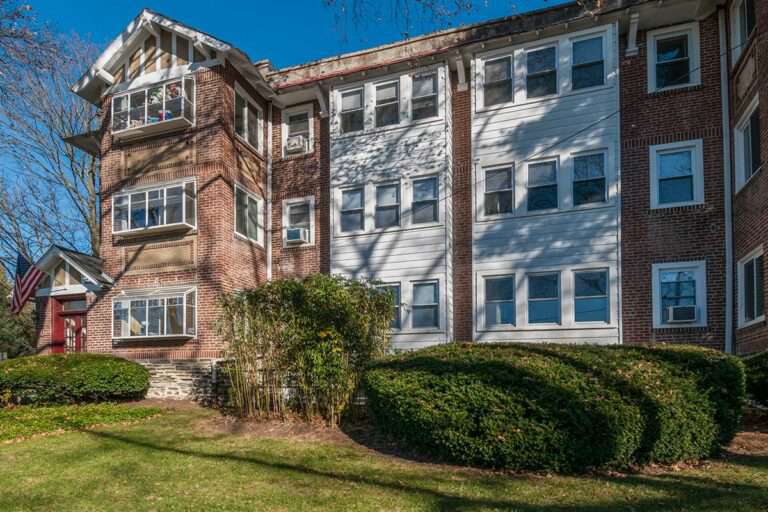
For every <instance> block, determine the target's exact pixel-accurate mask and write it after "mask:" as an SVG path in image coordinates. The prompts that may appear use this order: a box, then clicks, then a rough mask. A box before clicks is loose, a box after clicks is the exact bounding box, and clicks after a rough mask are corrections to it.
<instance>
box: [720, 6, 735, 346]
mask: <svg viewBox="0 0 768 512" xmlns="http://www.w3.org/2000/svg"><path fill="white" fill-rule="evenodd" d="M717 15H718V23H719V28H718V30H719V32H720V96H721V101H720V103H721V105H722V117H723V174H724V176H723V180H724V187H723V189H724V195H725V351H726V353H728V354H732V353H733V194H732V186H731V183H732V181H731V115H730V104H729V101H730V86H729V82H728V40H727V37H726V20H725V10H724V9H723V8H722V7H718V10H717Z"/></svg>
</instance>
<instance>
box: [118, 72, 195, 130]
mask: <svg viewBox="0 0 768 512" xmlns="http://www.w3.org/2000/svg"><path fill="white" fill-rule="evenodd" d="M176 120H184V121H186V122H187V123H189V124H192V123H194V121H195V78H194V75H188V76H185V77H184V78H183V79H176V80H172V81H170V82H165V83H161V84H156V85H153V86H151V87H147V88H144V89H139V90H134V91H130V92H126V93H122V94H116V95H115V96H114V98H113V99H112V133H120V132H123V131H128V130H134V129H139V128H143V127H146V126H150V125H159V124H160V123H168V122H170V121H176Z"/></svg>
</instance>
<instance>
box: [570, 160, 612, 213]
mask: <svg viewBox="0 0 768 512" xmlns="http://www.w3.org/2000/svg"><path fill="white" fill-rule="evenodd" d="M596 156H600V158H601V161H600V169H599V174H595V173H592V172H591V170H592V169H591V168H589V167H588V169H587V173H586V175H584V176H581V177H577V175H576V171H577V166H578V163H579V162H580V161H582V160H583V159H592V158H594V157H596ZM605 160H606V159H605V153H594V154H590V155H578V156H575V157H574V158H573V187H572V188H573V191H572V196H573V205H574V206H582V205H585V204H595V203H604V202H605V201H606V200H607V199H606V195H607V186H606V185H607V183H606V178H605ZM594 184H597V185H598V189H599V192H600V197H599V198H598V197H597V196H596V195H595V194H592V195H590V192H591V191H590V190H589V188H588V187H590V186H591V185H594ZM582 189H585V190H582Z"/></svg>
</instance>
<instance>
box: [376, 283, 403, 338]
mask: <svg viewBox="0 0 768 512" xmlns="http://www.w3.org/2000/svg"><path fill="white" fill-rule="evenodd" d="M380 288H381V289H382V290H384V292H385V293H388V294H389V295H390V297H391V298H392V321H391V322H390V324H389V327H390V329H400V327H401V325H402V313H401V305H400V304H401V301H402V299H401V298H400V283H388V284H384V285H381V286H380Z"/></svg>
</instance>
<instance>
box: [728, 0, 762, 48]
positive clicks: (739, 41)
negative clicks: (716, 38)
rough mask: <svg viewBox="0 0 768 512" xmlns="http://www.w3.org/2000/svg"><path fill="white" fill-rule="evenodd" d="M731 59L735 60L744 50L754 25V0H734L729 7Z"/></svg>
mask: <svg viewBox="0 0 768 512" xmlns="http://www.w3.org/2000/svg"><path fill="white" fill-rule="evenodd" d="M731 19H732V29H731V32H732V34H733V38H732V45H731V46H732V47H733V61H734V62H736V61H737V60H738V58H739V57H740V56H741V54H742V52H743V51H744V46H745V45H746V44H747V41H749V38H750V37H751V36H752V33H753V32H754V31H755V26H756V20H757V18H756V11H755V1H754V0H741V1H740V2H735V3H734V4H733V7H732V8H731Z"/></svg>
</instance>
